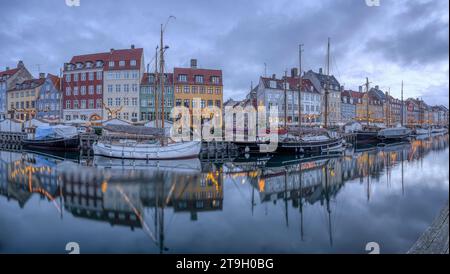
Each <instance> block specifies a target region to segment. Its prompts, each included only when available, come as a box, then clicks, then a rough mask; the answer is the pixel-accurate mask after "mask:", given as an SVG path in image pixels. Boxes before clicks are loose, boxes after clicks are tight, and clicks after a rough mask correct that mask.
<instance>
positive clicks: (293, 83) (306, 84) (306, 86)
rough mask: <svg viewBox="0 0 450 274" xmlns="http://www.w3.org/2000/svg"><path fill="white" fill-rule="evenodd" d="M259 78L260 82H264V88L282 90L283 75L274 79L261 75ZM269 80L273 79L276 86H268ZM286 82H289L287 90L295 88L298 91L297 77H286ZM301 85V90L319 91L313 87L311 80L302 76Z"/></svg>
mask: <svg viewBox="0 0 450 274" xmlns="http://www.w3.org/2000/svg"><path fill="white" fill-rule="evenodd" d="M261 80H262V82H263V84H264V88H267V89H281V90H284V83H285V77H283V79H274V78H268V77H261ZM271 81H275V83H276V88H272V87H271V86H270V82H271ZM286 82H287V83H288V84H289V88H288V90H296V91H298V82H299V79H298V77H287V78H286ZM302 87H303V90H302V92H314V93H319V91H318V90H317V89H316V88H315V87H314V85H313V84H312V82H311V81H310V80H308V79H304V78H303V79H302Z"/></svg>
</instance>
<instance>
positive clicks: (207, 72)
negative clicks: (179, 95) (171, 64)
mask: <svg viewBox="0 0 450 274" xmlns="http://www.w3.org/2000/svg"><path fill="white" fill-rule="evenodd" d="M173 72H174V76H175V77H174V78H175V79H174V82H175V84H188V85H202V84H203V85H219V86H222V85H223V81H222V70H219V69H199V68H174V69H173ZM180 74H181V75H186V76H187V81H186V82H180V81H179V78H178V76H179V75H180ZM197 75H199V76H200V75H201V76H203V83H197V82H195V76H197ZM212 76H216V77H219V83H218V84H214V83H213V82H212V80H211V78H212Z"/></svg>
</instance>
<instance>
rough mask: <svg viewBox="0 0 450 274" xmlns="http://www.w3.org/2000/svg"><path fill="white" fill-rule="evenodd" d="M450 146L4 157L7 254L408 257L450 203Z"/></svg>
mask: <svg viewBox="0 0 450 274" xmlns="http://www.w3.org/2000/svg"><path fill="white" fill-rule="evenodd" d="M448 144H449V137H448V135H442V136H434V137H432V138H423V139H422V140H412V141H411V142H408V143H401V144H393V145H389V146H386V147H364V148H363V147H357V148H355V149H351V150H348V151H345V153H344V154H343V155H328V156H316V157H310V158H295V157H286V156H284V157H282V156H274V157H260V158H251V157H242V158H237V159H234V160H233V161H229V162H224V163H214V162H211V161H209V162H205V161H200V160H184V161H169V162H146V161H122V160H110V159H107V158H99V157H95V158H94V159H91V160H89V161H82V162H81V163H79V162H78V161H77V160H73V159H72V160H71V159H64V158H57V157H56V158H55V157H49V156H48V155H44V154H36V153H28V152H13V151H1V152H0V253H68V251H66V244H67V243H69V242H75V243H77V244H78V245H79V248H80V252H81V253H368V251H366V245H367V244H368V243H369V242H375V243H377V244H378V245H379V247H380V252H381V253H405V252H406V251H407V250H408V249H409V248H410V247H411V246H412V244H413V243H414V242H415V240H416V239H417V238H418V237H419V236H420V234H421V233H422V232H423V231H424V230H425V229H426V228H427V227H428V225H429V224H430V223H431V222H432V220H433V219H434V217H435V216H436V215H437V214H438V212H439V210H440V209H441V208H442V207H443V206H444V204H445V203H446V202H447V199H448V195H449V168H448V167H449V148H448Z"/></svg>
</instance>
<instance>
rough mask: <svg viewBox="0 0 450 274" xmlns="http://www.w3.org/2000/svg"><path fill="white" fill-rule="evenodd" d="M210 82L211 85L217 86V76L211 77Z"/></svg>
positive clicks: (218, 79)
mask: <svg viewBox="0 0 450 274" xmlns="http://www.w3.org/2000/svg"><path fill="white" fill-rule="evenodd" d="M211 82H212V83H213V84H216V85H217V84H219V82H220V77H218V76H211Z"/></svg>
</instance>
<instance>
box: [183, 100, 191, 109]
mask: <svg viewBox="0 0 450 274" xmlns="http://www.w3.org/2000/svg"><path fill="white" fill-rule="evenodd" d="M189 105H190V100H189V99H184V106H185V107H187V108H189Z"/></svg>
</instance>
